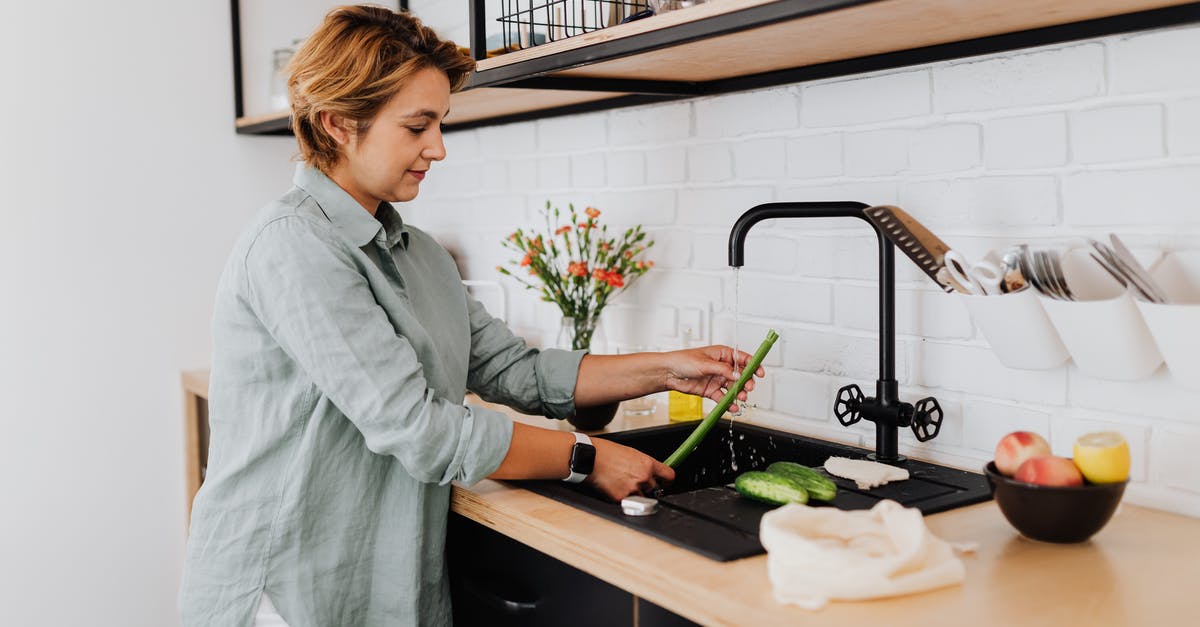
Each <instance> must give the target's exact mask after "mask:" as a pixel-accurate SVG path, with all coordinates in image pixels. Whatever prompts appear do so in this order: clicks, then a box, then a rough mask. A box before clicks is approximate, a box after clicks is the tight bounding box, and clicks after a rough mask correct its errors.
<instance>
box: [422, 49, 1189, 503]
mask: <svg viewBox="0 0 1200 627" xmlns="http://www.w3.org/2000/svg"><path fill="white" fill-rule="evenodd" d="M1197 57H1200V28H1197V27H1190V28H1179V29H1168V30H1162V31H1155V32H1150V33H1142V34H1136V35H1131V36H1119V37H1108V38H1102V39H1096V40H1090V41H1082V42H1075V43H1069V44H1060V45H1055V46H1049V47H1045V48H1039V49H1032V50H1024V51H1020V52H1017V53H1010V54H999V55H994V56H989V57H985V58H974V59H966V60H959V61H954V62H945V63H937V64H931V65H923V66H918V67H910V68H904V69H900V70H894V71H888V72H882V73H878V74H873V75H868V76H853V77H845V78H839V79H831V80H825V81H818V82H813V83H806V84H802V85H794V86H788V87H783V88H776V89H768V90H762V91H757V92H752V93H743V94H734V95H726V96H719V97H712V98H704V99H696V100H692V101H688V102H679V103H670V104H661V105H656V106H649V107H642V108H637V109H626V110H617V111H611V112H603V113H595V114H587V115H580V116H573V117H568V118H558V119H546V120H540V121H536V122H527V123H521V124H514V125H507V126H500V127H488V128H482V129H478V130H475V131H469V132H461V133H454V134H452V136H451V137H450V140H449V152H450V155H451V156H450V158H449V159H448V160H447V162H446V164H444V165H443V166H441V167H437V168H435V169H434V171H433V172H431V174H430V177H429V178H428V179H427V180H426V182H425V190H424V191H423V193H422V196H421V197H420V198H419V199H417V201H415V202H414V203H413V206H411V207H409V208H408V209H407V212H408V215H409V217H410V219H412V220H413V221H414V222H415V223H417V224H421V225H424V226H426V227H427V228H429V229H430V230H432V231H433V232H434V233H435V234H436V235H437V236H438V237H439V238H440V239H441V240H442V241H443V242H444V243H445V244H447V245H448V246H449V247H451V248H452V249H453V250H454V251H455V252H456V253H457V254H458V255H459V256H460V258H461V262H462V264H463V265H464V266H465V267H466V269H467V272H468V273H469V275H470V278H474V279H494V278H498V276H499V275H498V274H497V273H496V272H495V270H494V268H495V266H496V265H498V264H501V263H504V262H506V261H508V259H509V257H508V256H506V255H505V254H504V251H503V249H501V248H500V247H499V245H498V242H499V241H500V240H501V239H502V238H503V237H504V236H505V235H507V234H508V233H509V232H511V230H512V228H513V227H514V225H518V224H520V225H526V226H535V225H537V224H540V222H541V220H540V217H539V215H540V214H539V213H538V209H539V208H541V207H542V206H543V205H544V203H545V201H546V199H548V198H549V199H551V200H553V201H555V202H556V203H558V204H560V205H562V207H563V208H564V209H565V207H566V203H567V202H574V203H575V204H576V205H577V206H585V205H595V206H596V207H598V208H600V209H601V210H602V211H604V212H605V217H604V218H603V219H606V220H610V221H615V222H616V223H617V224H632V223H634V222H640V223H642V224H644V225H645V226H646V227H647V228H648V229H649V230H650V231H651V232H652V234H653V236H654V237H655V238H656V239H657V245H656V247H655V248H654V249H653V253H654V254H653V255H652V258H653V259H655V260H656V261H657V262H658V265H657V267H656V268H655V270H653V271H652V272H651V273H650V274H648V275H647V276H646V277H645V278H644V280H643V281H642V282H641V283H639V284H637V285H635V286H634V288H633V289H632V290H630V292H629V293H626V294H624V295H622V296H620V297H619V298H618V299H617V300H616V301H615V304H614V305H613V306H612V308H611V309H610V310H609V312H608V313H606V314H605V317H606V319H607V325H606V326H607V335H608V337H609V339H610V340H611V343H612V344H613V345H614V346H610V347H609V349H610V350H611V349H613V348H615V347H616V346H620V345H625V346H628V345H632V344H642V345H645V344H658V345H663V346H671V345H673V344H677V343H678V342H679V332H680V329H681V327H682V326H683V325H684V321H686V320H695V319H696V318H698V317H701V316H702V315H703V314H704V312H705V311H707V310H708V308H709V307H711V308H713V309H714V310H715V312H716V316H715V322H716V324H715V325H714V328H715V332H714V335H715V336H716V338H715V339H716V340H717V341H723V342H731V341H734V339H735V336H734V332H733V329H734V325H733V320H734V317H735V309H736V310H738V311H737V314H738V316H737V318H738V320H739V321H740V323H739V325H738V326H737V329H738V333H737V336H736V339H737V341H738V343H739V345H740V347H741V348H743V349H753V347H754V346H756V345H757V343H758V342H759V340H760V339H761V338H762V336H763V334H764V333H765V329H766V328H767V327H768V326H770V327H774V328H777V329H779V330H780V331H781V333H782V335H783V339H782V340H781V345H780V346H779V348H777V349H776V350H775V351H774V352H773V353H772V355H771V357H770V358H769V360H768V366H770V374H769V375H768V385H766V386H763V388H762V389H761V391H760V392H757V393H756V394H755V395H754V398H753V400H754V401H755V402H757V403H758V404H759V405H760V408H759V409H758V410H755V411H756V412H757V416H758V417H759V418H761V419H763V420H766V421H770V422H774V423H776V424H779V425H781V426H784V427H785V428H789V429H792V430H797V431H801V432H804V433H808V434H813V435H816V436H819V437H826V438H831V439H837V440H844V441H851V442H856V443H861V444H863V445H866V446H874V431H873V425H871V424H869V423H867V422H863V423H860V424H859V425H856V427H855V428H854V429H849V430H848V429H845V428H843V427H841V426H840V425H839V424H837V422H836V421H835V420H834V419H833V417H832V411H831V406H832V402H833V398H834V395H835V394H836V391H837V389H838V388H839V387H841V386H842V385H845V384H847V383H850V382H855V383H858V384H859V385H861V386H862V387H863V389H864V390H865V391H867V393H868V394H871V393H873V391H874V385H873V383H874V379H875V377H876V376H877V363H878V362H877V353H876V350H877V349H876V343H875V340H874V335H875V324H876V301H875V293H876V292H875V290H876V287H875V286H876V282H875V272H876V269H875V254H874V248H873V235H872V234H871V233H870V231H869V230H868V229H867V228H866V227H865V225H863V224H861V223H859V222H857V221H840V222H839V221H833V220H826V221H811V220H810V221H805V222H801V221H784V222H778V223H775V224H772V225H771V226H760V227H757V228H756V229H755V230H753V231H751V237H750V244H749V245H748V252H747V263H746V266H745V268H743V269H742V270H741V272H740V275H741V276H740V279H735V278H734V273H733V272H732V271H731V270H729V269H728V268H727V267H726V257H725V255H726V242H727V238H728V232H729V228H730V226H731V225H732V223H733V221H734V219H735V218H736V217H737V216H738V215H740V214H741V213H742V212H743V211H745V210H746V209H748V208H750V207H752V206H754V205H756V204H759V203H762V202H767V201H772V200H778V201H783V200H858V201H863V202H868V203H887V204H898V205H900V206H901V207H904V208H906V209H907V210H908V211H909V212H910V213H913V214H914V215H916V216H917V217H918V218H919V219H920V220H922V221H923V222H924V223H926V224H927V225H929V226H930V227H932V228H933V230H934V231H936V232H937V233H938V234H939V235H940V236H941V237H942V238H943V239H945V240H947V241H948V242H949V243H950V244H951V245H953V246H955V247H958V248H960V249H962V250H964V251H965V252H966V253H967V254H968V255H969V256H971V257H974V258H978V257H979V256H980V255H982V254H983V253H984V252H986V251H987V250H988V249H990V248H993V247H997V246H1001V245H1005V244H1012V243H1018V242H1031V243H1035V244H1045V245H1048V246H1056V245H1062V244H1063V243H1064V242H1068V241H1070V240H1071V239H1072V238H1073V237H1078V236H1085V235H1086V236H1094V237H1105V236H1106V235H1107V233H1108V232H1110V231H1117V232H1118V233H1120V234H1121V235H1122V236H1123V238H1124V239H1125V240H1127V241H1129V242H1131V243H1132V244H1134V245H1135V248H1138V249H1140V252H1149V251H1152V250H1156V249H1188V248H1192V249H1194V248H1200V200H1198V199H1200V73H1197V72H1196V71H1195V69H1194V67H1191V66H1190V65H1188V64H1187V63H1186V62H1184V61H1183V60H1184V59H1194V58H1197ZM464 216H466V219H464ZM847 222H849V223H847ZM897 257H898V258H899V259H901V261H900V262H899V264H900V266H901V267H900V268H899V271H898V280H899V282H900V283H899V291H898V305H897V330H898V332H899V340H898V342H897V376H898V379H899V381H900V383H901V394H902V397H903V398H905V399H906V400H910V401H911V400H916V399H918V398H921V397H923V396H926V395H930V394H932V395H936V396H937V398H938V399H939V400H940V401H941V403H942V405H943V408H944V409H945V410H946V412H947V417H946V422H945V424H944V425H943V429H942V433H941V435H940V436H939V437H938V438H937V439H936V440H933V441H931V442H929V443H927V444H919V443H917V442H916V441H915V439H914V438H913V437H912V434H911V432H909V431H904V432H902V433H901V452H905V453H909V454H919V455H921V456H926V457H932V458H934V459H938V460H942V461H945V462H946V463H951V464H956V465H961V466H965V467H971V468H978V467H980V466H981V465H982V464H983V463H984V462H985V461H987V460H988V459H990V457H991V453H992V450H993V448H994V446H995V443H996V441H997V440H998V439H999V438H1000V437H1001V436H1002V435H1003V434H1004V433H1006V432H1008V431H1010V430H1015V429H1019V428H1022V429H1033V430H1036V431H1039V432H1041V433H1043V434H1046V435H1048V436H1049V438H1050V440H1051V444H1052V446H1053V448H1054V449H1055V451H1056V452H1057V453H1059V454H1065V455H1070V451H1071V445H1072V443H1073V441H1074V439H1075V437H1076V436H1078V435H1079V434H1081V433H1084V432H1087V431H1093V430H1101V429H1104V430H1108V429H1113V430H1117V431H1120V432H1122V433H1123V434H1124V435H1125V437H1126V438H1127V439H1128V440H1129V442H1130V445H1131V447H1132V451H1133V459H1134V466H1133V471H1132V475H1133V484H1132V485H1131V486H1130V488H1129V491H1128V493H1127V495H1128V496H1127V498H1128V500H1129V501H1130V502H1133V503H1140V504H1146V505H1151V506H1155V507H1161V508H1165V509H1169V510H1173V511H1178V512H1184V513H1187V514H1190V515H1193V516H1196V515H1200V461H1198V460H1200V458H1198V457H1196V456H1195V455H1194V453H1193V451H1195V450H1197V449H1200V393H1196V392H1194V391H1188V390H1186V389H1184V388H1182V387H1180V386H1179V385H1178V384H1176V383H1175V382H1174V381H1173V380H1172V379H1171V377H1170V375H1169V373H1168V372H1167V371H1166V369H1165V368H1164V369H1160V371H1159V372H1158V373H1156V374H1155V375H1154V376H1153V377H1151V378H1148V379H1145V380H1142V381H1137V382H1111V381H1102V380H1099V379H1093V378H1090V377H1088V376H1084V375H1082V374H1080V372H1079V370H1078V369H1077V368H1076V367H1074V366H1071V367H1062V368H1058V369H1054V370H1049V371H1041V372H1039V371H1022V370H1012V369H1008V368H1006V367H1004V366H1002V365H1001V364H1000V363H999V361H998V360H997V359H996V357H995V356H994V355H993V353H992V352H991V350H990V348H989V347H988V344H987V342H986V340H984V339H983V338H982V336H981V335H980V334H979V333H978V331H977V330H976V329H975V328H974V327H973V326H972V323H971V320H970V318H969V316H968V315H967V313H966V311H965V310H964V309H963V308H962V307H961V306H960V304H959V303H957V302H955V301H954V300H953V299H952V298H951V297H948V296H946V295H944V294H942V293H941V292H940V291H938V290H937V289H936V287H935V286H934V285H933V283H932V282H931V281H929V280H928V279H927V278H925V276H924V275H922V274H920V273H919V272H918V271H917V270H916V268H915V266H913V265H912V264H911V263H909V262H908V261H907V259H905V258H904V257H903V255H900V254H898V255H897ZM738 282H740V297H739V296H738V295H736V294H735V289H736V287H735V286H736V284H737V283H738ZM506 285H507V286H508V288H509V310H510V312H511V314H510V321H511V322H512V324H513V325H514V326H515V327H517V328H519V329H521V330H522V331H523V332H524V333H526V334H527V335H528V336H529V337H532V338H537V339H538V340H540V341H551V340H552V339H553V334H552V331H550V333H549V334H548V333H547V331H548V330H552V329H553V328H554V325H555V319H556V317H557V315H558V314H557V312H556V310H555V309H554V307H553V306H551V305H549V304H547V303H542V302H539V301H538V300H537V299H536V297H535V296H534V295H533V293H532V292H527V291H524V290H521V289H519V287H518V286H517V285H516V284H515V283H513V282H509V283H507V284H506Z"/></svg>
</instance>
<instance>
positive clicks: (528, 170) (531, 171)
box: [505, 159, 538, 193]
mask: <svg viewBox="0 0 1200 627" xmlns="http://www.w3.org/2000/svg"><path fill="white" fill-rule="evenodd" d="M537 162H538V160H537V159H509V160H506V161H505V163H507V164H508V189H509V190H510V191H513V192H518V193H520V192H523V191H528V190H531V189H533V188H535V187H537V184H538V165H537Z"/></svg>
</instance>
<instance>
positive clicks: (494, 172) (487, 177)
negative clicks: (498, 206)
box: [458, 161, 508, 192]
mask: <svg viewBox="0 0 1200 627" xmlns="http://www.w3.org/2000/svg"><path fill="white" fill-rule="evenodd" d="M479 169H480V170H481V172H482V177H483V180H482V181H481V183H480V187H479V189H478V190H473V189H470V188H469V187H467V188H466V189H465V191H481V192H502V191H508V164H507V163H505V162H503V161H487V162H484V164H483V165H482V166H481V167H480V168H479ZM458 185H459V186H460V187H462V186H463V184H462V182H459V183H458Z"/></svg>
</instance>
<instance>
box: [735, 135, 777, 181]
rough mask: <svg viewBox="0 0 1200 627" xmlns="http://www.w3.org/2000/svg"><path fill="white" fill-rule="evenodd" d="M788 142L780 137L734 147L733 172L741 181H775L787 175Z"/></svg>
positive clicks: (742, 143) (740, 143)
mask: <svg viewBox="0 0 1200 627" xmlns="http://www.w3.org/2000/svg"><path fill="white" fill-rule="evenodd" d="M786 145H787V144H786V142H785V141H784V140H783V139H781V138H778V137H768V138H764V139H751V140H746V141H743V142H739V143H737V144H736V145H734V147H733V171H734V173H735V174H736V175H737V177H738V179H739V180H743V181H744V180H747V179H773V178H779V177H781V176H783V175H784V174H785V173H786V169H787V158H786V156H785V154H784V152H785V148H784V147H785V146H786Z"/></svg>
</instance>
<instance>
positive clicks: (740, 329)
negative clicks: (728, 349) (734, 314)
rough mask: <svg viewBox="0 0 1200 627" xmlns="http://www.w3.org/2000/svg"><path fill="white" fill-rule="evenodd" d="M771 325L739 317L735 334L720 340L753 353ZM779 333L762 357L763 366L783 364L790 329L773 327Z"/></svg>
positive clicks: (774, 366)
mask: <svg viewBox="0 0 1200 627" xmlns="http://www.w3.org/2000/svg"><path fill="white" fill-rule="evenodd" d="M772 328H773V327H770V326H767V325H762V324H757V323H754V322H745V321H743V320H741V317H740V316H739V319H738V321H737V324H736V330H737V334H736V335H735V336H734V337H728V338H724V339H722V340H721V341H722V342H724V343H726V344H728V345H729V346H733V347H735V348H737V349H738V350H740V351H744V352H747V353H753V352H754V351H755V349H757V348H758V345H759V344H760V343H762V341H763V339H765V338H766V337H767V331H769V330H770V329H772ZM775 331H776V332H777V333H779V339H778V340H776V341H775V345H774V346H772V347H771V352H769V353H767V356H766V358H765V359H763V362H762V363H763V366H764V367H767V368H778V367H782V366H783V354H784V352H785V350H786V346H787V344H788V338H789V337H790V336H791V331H789V330H787V329H780V328H775Z"/></svg>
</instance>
